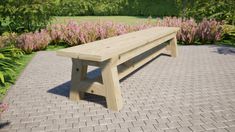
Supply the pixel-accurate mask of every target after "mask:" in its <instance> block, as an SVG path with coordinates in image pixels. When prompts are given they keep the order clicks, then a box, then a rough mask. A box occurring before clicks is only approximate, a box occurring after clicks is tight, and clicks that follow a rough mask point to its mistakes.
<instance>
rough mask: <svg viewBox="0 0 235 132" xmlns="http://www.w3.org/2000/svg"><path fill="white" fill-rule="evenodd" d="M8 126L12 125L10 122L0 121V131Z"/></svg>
mask: <svg viewBox="0 0 235 132" xmlns="http://www.w3.org/2000/svg"><path fill="white" fill-rule="evenodd" d="M0 119H1V117H0ZM8 125H10V122H8V121H7V122H1V120H0V129H3V128H4V127H6V126H8Z"/></svg>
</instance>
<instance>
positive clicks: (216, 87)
mask: <svg viewBox="0 0 235 132" xmlns="http://www.w3.org/2000/svg"><path fill="white" fill-rule="evenodd" d="M221 48H224V47H218V46H179V56H178V57H177V58H172V57H168V56H160V57H158V58H157V59H155V60H153V61H152V62H151V63H149V64H147V65H145V66H144V67H142V68H140V69H139V70H138V71H136V72H135V73H134V74H132V75H130V76H128V77H127V78H125V79H124V80H121V83H120V85H121V91H122V96H123V100H124V108H123V109H122V110H121V111H120V112H114V111H110V110H108V109H107V108H106V107H105V106H106V102H105V99H104V98H103V97H99V96H94V95H88V94H87V95H86V97H85V99H84V100H81V101H79V102H74V101H70V100H69V99H68V94H69V86H70V82H69V81H70V75H71V60H70V59H68V58H63V57H58V56H56V55H55V52H48V51H42V52H38V53H37V55H36V56H35V57H34V59H33V60H32V61H31V63H30V64H29V65H28V66H27V68H26V69H25V70H24V72H23V73H22V75H21V77H20V78H19V79H18V81H17V82H16V84H15V85H14V86H12V88H11V89H10V90H9V92H8V95H7V96H6V97H5V99H4V102H6V103H9V105H10V106H9V110H8V111H6V112H4V113H3V114H2V115H1V125H2V128H1V130H0V131H1V132H3V131H9V132H19V131H22V132H27V131H33V132H35V131H63V132H72V131H76V132H77V131H81V132H90V131H110V132H111V131H116V132H119V131H120V132H121V131H123V132H132V131H133V132H137V131H140V132H142V131H149V132H150V131H152V132H154V131H167V132H168V131H172V132H177V131H178V132H189V131H227V132H234V131H235V54H234V53H226V54H223V52H222V51H223V50H221ZM233 50H234V49H233ZM233 50H231V51H233ZM224 51H229V50H224ZM89 70H90V71H91V72H90V73H89V76H94V75H95V74H98V73H99V70H95V68H94V67H89ZM93 70H95V71H93ZM4 124H5V125H4Z"/></svg>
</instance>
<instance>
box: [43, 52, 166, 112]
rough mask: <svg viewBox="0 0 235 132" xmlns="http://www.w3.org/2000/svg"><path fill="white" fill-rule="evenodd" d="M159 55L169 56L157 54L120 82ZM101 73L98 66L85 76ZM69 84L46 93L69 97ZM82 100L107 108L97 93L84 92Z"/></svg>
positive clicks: (103, 99)
mask: <svg viewBox="0 0 235 132" xmlns="http://www.w3.org/2000/svg"><path fill="white" fill-rule="evenodd" d="M160 56H167V57H170V55H168V54H160V55H159V56H157V57H155V58H154V59H152V60H151V61H149V62H147V63H146V64H144V65H142V66H141V67H139V68H138V69H136V70H135V71H133V72H132V73H131V74H129V75H128V76H126V77H124V78H122V79H121V80H120V82H122V81H124V80H126V79H127V78H128V77H130V76H131V75H133V74H135V73H136V72H138V71H139V70H140V69H142V68H143V67H145V66H147V65H148V64H149V63H151V62H152V61H154V60H155V59H157V58H158V57H160ZM100 75H101V70H100V68H96V69H94V70H92V71H90V72H88V74H87V77H88V78H90V79H94V78H96V77H97V76H100ZM70 86H71V81H67V82H65V83H63V84H61V85H58V86H56V87H54V88H52V89H50V90H48V91H47V92H48V93H52V94H56V95H59V96H64V97H67V98H69V92H70ZM83 100H85V101H89V102H93V103H97V104H100V105H102V106H103V107H105V108H107V104H106V99H105V97H103V96H99V95H95V94H89V93H85V96H84V98H83Z"/></svg>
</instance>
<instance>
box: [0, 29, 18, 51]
mask: <svg viewBox="0 0 235 132" xmlns="http://www.w3.org/2000/svg"><path fill="white" fill-rule="evenodd" d="M16 38H17V34H16V33H14V32H13V33H8V32H5V33H4V34H2V36H0V48H2V47H5V46H9V45H11V44H15V42H16Z"/></svg>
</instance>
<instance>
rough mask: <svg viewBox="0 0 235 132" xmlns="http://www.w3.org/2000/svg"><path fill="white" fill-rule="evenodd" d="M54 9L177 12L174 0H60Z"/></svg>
mask: <svg viewBox="0 0 235 132" xmlns="http://www.w3.org/2000/svg"><path fill="white" fill-rule="evenodd" d="M54 9H55V10H54V13H53V14H54V15H56V16H80V15H102V16H103V15H106V16H107V15H134V16H149V15H151V16H166V15H167V16H175V15H177V14H178V11H177V3H176V0H157V1H153V0H60V1H58V3H57V5H56V6H55V8H54Z"/></svg>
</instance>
